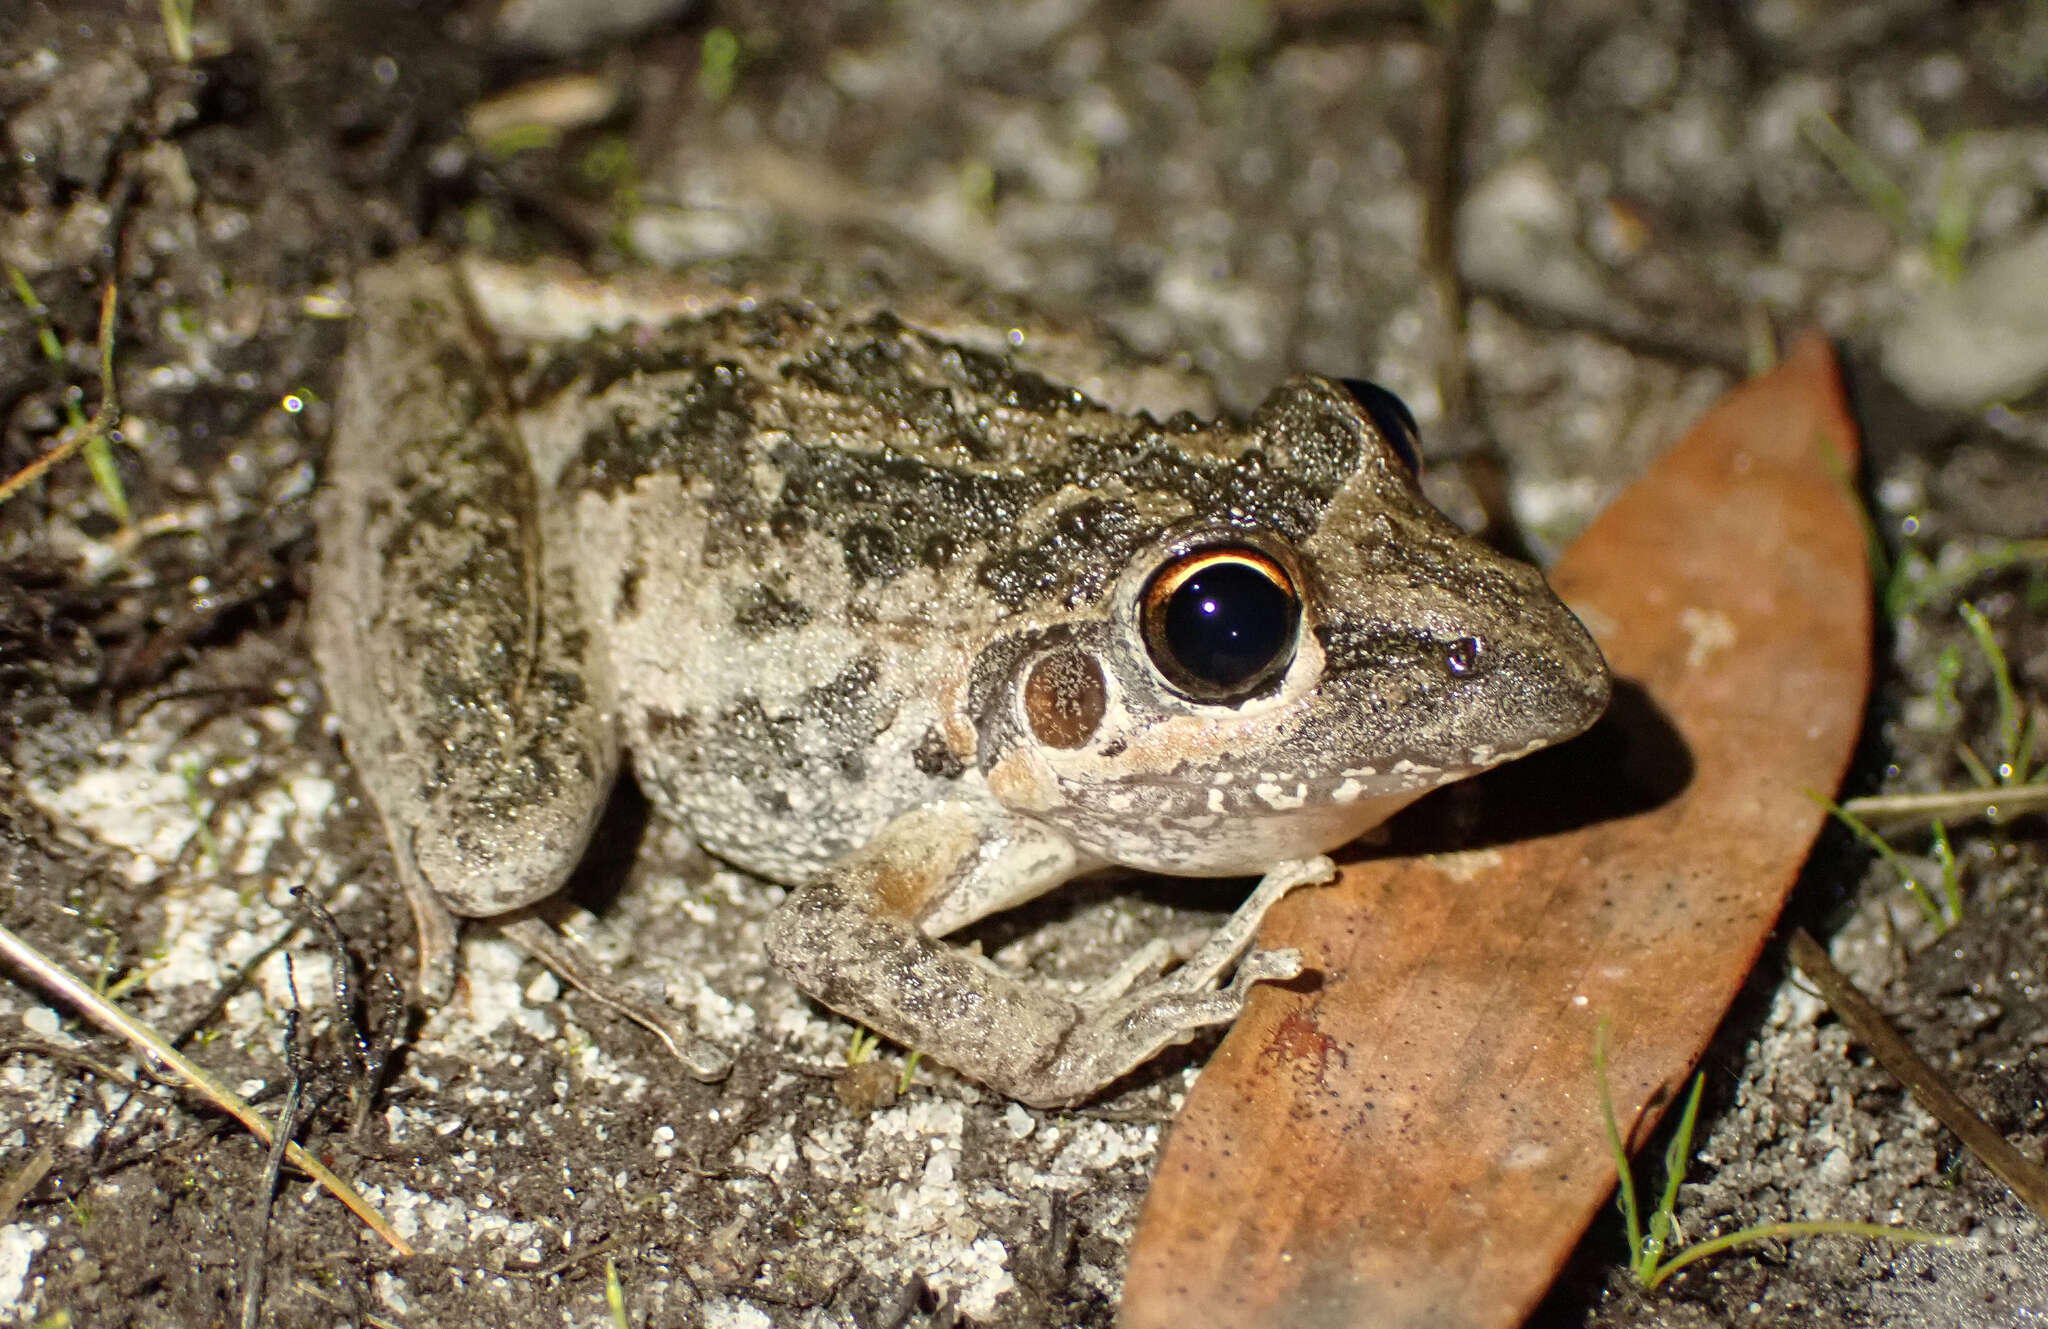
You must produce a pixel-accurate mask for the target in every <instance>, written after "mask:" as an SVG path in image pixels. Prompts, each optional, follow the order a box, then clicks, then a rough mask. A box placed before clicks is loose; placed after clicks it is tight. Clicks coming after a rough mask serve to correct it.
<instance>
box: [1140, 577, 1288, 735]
mask: <svg viewBox="0 0 2048 1329" xmlns="http://www.w3.org/2000/svg"><path fill="white" fill-rule="evenodd" d="M1139 626H1140V630H1141V632H1142V633H1143V635H1144V639H1145V650H1146V653H1147V654H1149V655H1150V656H1151V657H1152V663H1153V665H1154V666H1155V667H1156V668H1157V669H1158V670H1159V672H1160V673H1161V674H1163V675H1164V676H1165V678H1166V681H1167V682H1168V683H1171V684H1172V685H1173V686H1174V687H1175V688H1176V689H1178V690H1179V691H1181V692H1183V693H1185V694H1186V695H1188V696H1190V697H1193V698H1194V699H1196V700H1197V701H1216V702H1234V701H1241V700H1243V699H1244V698H1246V697H1249V696H1251V695H1252V694H1253V693H1255V692H1257V691H1259V689H1261V688H1263V687H1264V686H1265V685H1266V684H1268V683H1270V682H1272V681H1273V679H1274V677H1275V676H1277V675H1278V674H1280V673H1282V672H1283V671H1284V670H1285V669H1286V668H1287V666H1288V664H1289V663H1290V662H1291V661H1292V660H1293V659H1294V645H1295V639H1296V635H1297V633H1298V632H1299V630H1300V628H1301V594H1300V592H1299V591H1297V590H1296V589H1295V586H1294V579H1293V578H1291V577H1289V576H1288V575H1287V570H1286V569H1285V568H1283V567H1281V566H1280V565H1279V564H1278V563H1276V562H1274V561H1273V560H1272V559H1271V558H1269V557H1267V556H1266V555H1265V554H1262V553H1260V552H1259V551H1258V550H1256V549H1246V548H1244V547H1242V546H1237V545H1230V546H1223V547H1211V548H1207V549H1197V550H1195V551H1194V552H1192V553H1187V554H1182V555H1181V556H1180V557H1178V558H1176V559H1174V560H1173V561H1172V562H1170V563H1168V564H1167V565H1166V566H1165V567H1163V568H1161V569H1159V571H1157V572H1155V573H1153V574H1152V580H1151V581H1149V582H1147V583H1146V585H1145V596H1144V599H1143V600H1142V601H1141V602H1140V609H1139Z"/></svg>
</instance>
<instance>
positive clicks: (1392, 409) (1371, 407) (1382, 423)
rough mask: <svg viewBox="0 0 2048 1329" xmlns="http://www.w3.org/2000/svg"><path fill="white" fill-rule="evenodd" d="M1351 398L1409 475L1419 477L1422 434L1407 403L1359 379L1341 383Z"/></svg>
mask: <svg viewBox="0 0 2048 1329" xmlns="http://www.w3.org/2000/svg"><path fill="white" fill-rule="evenodd" d="M1340 382H1342V383H1343V384H1344V390H1345V391H1346V392H1348V393H1350V394H1351V399H1352V400H1353V401H1355V402H1357V403H1358V407H1359V409H1360V410H1362V411H1364V412H1365V413H1366V415H1367V416H1368V417H1369V418H1370V419H1371V420H1372V423H1373V426H1374V428H1376V429H1378V430H1379V431H1380V437H1381V438H1384V439H1386V440H1387V442H1388V443H1389V444H1390V445H1392V447H1393V449H1394V451H1395V452H1397V453H1399V454H1400V456H1401V464H1402V465H1404V466H1406V467H1407V468H1408V473H1409V474H1410V475H1420V474H1422V431H1421V430H1420V429H1418V428H1416V427H1415V417H1414V416H1412V415H1410V414H1409V413H1408V404H1407V403H1406V402H1404V401H1402V400H1401V399H1400V398H1399V397H1396V396H1395V395H1394V394H1393V393H1391V392H1388V391H1387V390H1386V389H1385V388H1383V387H1381V386H1380V385H1379V384H1377V383H1368V382H1367V381H1366V380H1364V379H1362V378H1347V379H1342V380H1340Z"/></svg>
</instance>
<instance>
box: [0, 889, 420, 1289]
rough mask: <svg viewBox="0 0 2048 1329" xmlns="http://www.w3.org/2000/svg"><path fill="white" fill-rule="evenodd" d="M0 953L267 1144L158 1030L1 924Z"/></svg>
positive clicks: (382, 1229) (373, 1223) (365, 1215)
mask: <svg viewBox="0 0 2048 1329" xmlns="http://www.w3.org/2000/svg"><path fill="white" fill-rule="evenodd" d="M0 955H4V956H6V957H7V958H8V959H9V960H12V961H13V962H14V963H15V964H16V965H18V966H20V967H21V968H22V969H24V970H26V971H27V972H28V974H29V975H30V976H31V977H32V978H34V979H35V980H36V982H37V983H38V984H39V985H40V986H41V987H42V988H43V989H44V990H45V991H48V992H51V993H54V994H56V995H57V996H60V997H62V998H63V999H64V1000H65V1001H67V1002H69V1003H70V1004H71V1005H72V1006H73V1007H75V1008H76V1009H77V1010H78V1012H79V1013H80V1014H81V1015H83V1016H85V1018H86V1019H88V1020H90V1021H91V1022H92V1023H94V1024H96V1025H98V1026H99V1027H100V1028H102V1029H104V1030H106V1031H107V1032H108V1033H110V1034H114V1035H115V1036H117V1037H120V1038H125V1039H127V1040H128V1041H129V1042H130V1043H131V1044H133V1045H134V1046H135V1047H136V1049H137V1050H138V1051H140V1052H142V1053H143V1054H144V1055H145V1056H146V1057H147V1058H148V1059H149V1060H150V1061H151V1062H152V1063H154V1065H155V1066H156V1067H157V1068H158V1071H159V1073H161V1072H163V1071H169V1072H170V1073H171V1074H173V1075H176V1076H177V1077H179V1078H180V1079H182V1080H184V1081H185V1083H186V1084H188V1085H190V1086H191V1087H192V1088H193V1089H194V1090H195V1091H197V1092H198V1093H199V1094H201V1095H202V1096H204V1097H205V1098H207V1099H209V1100H210V1101H212V1102H213V1103H214V1104H215V1105H216V1106H218V1107H219V1108H220V1109H221V1110H222V1111H224V1112H226V1113H228V1114H229V1115H231V1116H233V1117H234V1118H235V1120H237V1121H239V1122H241V1123H242V1125H244V1126H246V1127H247V1128H248V1129H249V1133H250V1134H252V1135H254V1136H255V1137H256V1138H257V1139H258V1140H260V1141H262V1142H263V1143H264V1144H266V1145H267V1144H269V1143H270V1142H271V1140H272V1138H274V1132H273V1131H272V1130H271V1129H270V1123H269V1122H267V1121H265V1120H263V1118H262V1117H261V1116H259V1115H257V1112H256V1109H255V1108H253V1107H250V1106H249V1104H248V1103H247V1102H245V1101H244V1100H243V1099H242V1098H241V1097H240V1096H239V1095H237V1094H235V1093H234V1092H233V1091H231V1090H230V1089H229V1088H228V1087H227V1086H226V1085H224V1084H222V1083H220V1081H218V1080H216V1079H214V1078H213V1076H212V1075H211V1074H209V1073H208V1072H207V1071H206V1070H205V1069H204V1068H202V1067H201V1066H200V1065H199V1064H198V1063H197V1062H194V1061H193V1060H192V1059H191V1058H189V1057H187V1056H185V1054H184V1053H182V1052H179V1051H178V1050H177V1049H176V1048H174V1047H172V1046H171V1045H170V1044H169V1043H168V1042H166V1041H165V1040H164V1037H163V1035H161V1034H159V1033H157V1031H156V1030H154V1029H152V1028H150V1027H149V1026H148V1025H146V1024H143V1023H142V1022H141V1021H140V1020H137V1019H135V1018H134V1017H133V1016H131V1015H129V1014H128V1013H127V1012H126V1011H124V1010H122V1009H121V1008H120V1007H118V1006H116V1005H114V1004H113V1003H112V1002H110V1001H108V1000H107V999H106V998H104V997H102V996H100V995H99V994H98V993H97V992H94V991H93V990H92V989H91V988H90V987H88V986H86V985H85V984H84V983H81V982H80V981H79V980H78V979H77V978H75V977H73V976H72V975H71V973H70V972H69V971H67V970H66V969H64V967H63V966H61V965H59V964H58V963H57V962H56V961H54V960H52V959H50V958H49V957H48V956H46V955H44V954H43V953H42V952H41V951H39V950H37V949H36V948H35V947H34V946H31V945H30V944H29V943H28V942H27V941H25V940H23V939H22V938H21V937H19V936H17V935H16V934H15V933H14V932H12V931H10V930H9V929H7V928H4V927H0ZM285 1153H286V1156H287V1157H289V1158H290V1159H291V1161H292V1165H293V1166H294V1167H297V1168H300V1169H301V1170H303V1171H304V1172H306V1173H307V1174H308V1175H310V1176H311V1177H312V1178H313V1179H314V1180H315V1181H317V1182H319V1183H320V1184H321V1185H322V1186H325V1187H326V1188H327V1189H328V1190H329V1191H331V1192H333V1193H334V1197H335V1198H336V1199H338V1200H340V1201H341V1202H342V1203H343V1204H345V1205H347V1206H348V1207H349V1208H350V1209H352V1210H354V1211H355V1214H356V1216H357V1217H358V1218H360V1219H362V1220H363V1222H365V1223H367V1224H369V1226H370V1228H371V1230H372V1231H374V1232H375V1233H376V1234H377V1235H378V1236H380V1237H382V1238H384V1240H385V1241H386V1242H388V1243H390V1246H391V1248H392V1249H393V1250H395V1251H397V1252H398V1253H399V1254H400V1255H408V1256H409V1255H412V1254H414V1253H415V1252H414V1251H413V1248H412V1245H411V1243H409V1242H407V1241H406V1239H405V1238H404V1237H401V1236H399V1235H398V1233H397V1231H396V1230H395V1229H393V1228H392V1226H391V1225H390V1224H389V1223H387V1222H385V1221H384V1216H383V1215H382V1214H379V1213H378V1212H377V1211H376V1210H375V1209H373V1208H371V1207H370V1202H369V1201H368V1200H366V1199H364V1198H363V1197H362V1194H361V1193H360V1192H358V1191H357V1190H356V1189H355V1187H353V1186H351V1185H349V1184H348V1183H347V1182H345V1181H343V1180H342V1179H341V1178H340V1177H338V1176H336V1175H334V1173H333V1172H332V1171H331V1170H330V1169H329V1168H328V1167H327V1166H326V1165H325V1164H323V1163H322V1162H321V1161H320V1160H319V1159H317V1158H315V1157H313V1156H312V1155H311V1154H309V1153H307V1152H306V1151H305V1150H304V1149H301V1148H300V1147H299V1146H297V1145H295V1144H291V1145H287V1146H286V1148H285Z"/></svg>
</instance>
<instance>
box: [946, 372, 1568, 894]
mask: <svg viewBox="0 0 2048 1329" xmlns="http://www.w3.org/2000/svg"><path fill="white" fill-rule="evenodd" d="M1413 429H1414V426H1413V424H1412V422H1410V421H1409V420H1408V418H1407V414H1406V412H1405V411H1404V410H1402V409H1401V408H1400V406H1399V404H1398V403H1397V402H1395V401H1394V400H1393V398H1391V397H1389V396H1387V395H1386V394H1384V393H1379V392H1377V391H1376V390H1372V389H1368V388H1364V387H1363V386H1358V387H1354V388H1352V389H1348V390H1347V389H1346V388H1345V387H1342V386H1340V385H1338V384H1337V383H1334V382H1332V381H1330V380H1326V379H1321V378H1314V377H1302V378H1297V379H1295V380H1292V381H1290V382H1289V383H1287V384H1285V385H1284V386H1282V387H1281V388H1279V389H1278V390H1276V391H1275V392H1274V393H1273V394H1272V395H1271V396H1270V397H1269V398H1268V399H1267V400H1266V402H1265V404H1264V405H1263V406H1261V407H1260V409H1259V411H1258V412H1257V413H1256V414H1255V415H1254V416H1253V418H1252V419H1251V421H1250V422H1249V424H1248V425H1247V426H1246V427H1244V428H1243V429H1241V430H1227V429H1222V428H1219V429H1217V430H1214V431H1209V432H1207V433H1206V434H1205V435H1204V436H1201V437H1192V438H1190V439H1189V440H1187V441H1186V442H1185V444H1184V446H1187V447H1189V448H1190V449H1191V450H1192V451H1194V452H1197V453H1200V454H1203V455H1206V456H1207V457H1209V458H1210V459H1212V460H1213V462H1214V465H1215V466H1217V467H1224V468H1228V469H1229V472H1230V475H1231V477H1232V482H1230V483H1214V484H1208V485H1205V486H1204V488H1206V489H1207V490H1208V491H1209V492H1212V493H1215V494H1217V495H1219V498H1218V499H1217V501H1216V502H1215V504H1214V506H1213V508H1211V509H1209V510H1202V508H1201V507H1200V505H1199V504H1198V505H1197V508H1196V510H1194V511H1192V512H1188V513H1186V514H1185V515H1181V516H1179V517H1177V518H1176V519H1174V520H1172V521H1170V522H1168V523H1166V524H1165V525H1164V526H1163V527H1162V529H1161V530H1159V531H1158V533H1157V534H1156V537H1154V538H1151V539H1150V540H1149V541H1148V542H1146V543H1144V544H1143V546H1142V547H1141V548H1139V549H1138V550H1137V552H1136V553H1135V554H1134V555H1132V556H1130V557H1129V558H1128V561H1127V562H1126V563H1125V564H1124V566H1123V567H1122V568H1121V570H1119V571H1118V572H1117V573H1116V575H1115V576H1114V577H1113V578H1108V579H1105V583H1104V590H1103V592H1102V593H1101V595H1100V596H1098V597H1097V598H1096V599H1095V600H1094V601H1093V602H1092V603H1090V604H1088V605H1085V606H1079V607H1077V609H1078V611H1079V612H1077V613H1075V614H1074V615H1072V616H1070V617H1068V618H1067V619H1066V621H1064V622H1059V623H1054V624H1050V625H1042V626H1040V627H1038V628H1036V629H1034V630H1033V631H1032V632H1030V633H1029V634H1028V641H1019V642H1016V643H1014V644H1013V647H1012V649H1011V650H1009V651H1006V652H1005V655H1006V656H1007V659H1006V660H1005V667H1004V670H1003V677H1004V679H1005V680H1006V681H1005V683H1004V685H1003V686H1002V688H1000V689H998V691H999V692H1000V693H1001V695H1000V696H996V697H992V698H990V701H991V703H992V704H991V705H990V707H989V709H988V710H987V711H986V712H984V725H983V730H982V732H983V738H984V744H983V746H982V749H981V752H980V759H981V764H982V768H983V770H984V771H985V772H986V773H987V776H988V780H989V784H990V787H991V789H992V791H993V792H994V793H995V795H996V796H997V797H998V798H999V799H1000V800H1002V801H1003V802H1004V803H1005V804H1006V805H1008V806H1010V807H1012V808H1014V809H1015V810H1016V811H1018V812H1021V813H1024V814H1026V815H1030V816H1033V817H1036V818H1039V819H1042V820H1044V821H1047V822H1050V823H1052V824H1054V825H1056V826H1058V827H1060V828H1061V829H1063V830H1064V831H1065V832H1066V833H1067V834H1068V835H1069V836H1070V837H1072V838H1073V839H1074V840H1075V842H1076V843H1078V844H1079V845H1081V846H1082V847H1083V848H1084V849H1086V850H1087V851H1088V852H1090V853H1092V854H1094V855H1096V856H1098V857H1100V858H1102V859H1105V860H1107V861H1109V862H1114V863H1122V864H1126V865H1128V866H1132V867H1140V868H1147V869H1151V870H1154V871H1162V872H1172V873H1180V874H1185V875H1227V874H1237V873H1253V872H1260V871H1263V870H1264V869H1265V868H1266V867H1268V866H1270V865H1271V864H1272V863H1274V862H1275V861H1278V860H1280V859H1284V858H1291V857H1300V856H1304V855H1308V854H1313V853H1319V852H1323V851H1326V850H1330V849H1334V848H1336V847H1337V846H1338V845H1341V844H1344V843H1345V842H1347V841H1349V840H1350V839H1352V838H1353V837H1355V836H1357V835H1358V834H1359V833H1361V832H1362V831H1364V830H1367V829H1369V828H1370V827H1372V826H1373V825H1375V824H1377V823H1378V822H1379V821H1380V820H1382V819H1383V818H1385V817H1387V816H1388V815H1390V814H1391V813H1392V812H1394V811H1395V810H1397V809H1398V808H1400V807H1401V806H1403V805H1404V804H1406V803H1408V802H1410V801H1411V800H1413V799H1415V798H1417V797H1418V796H1420V795H1421V794H1423V793H1425V792H1427V791H1428V790H1430V789H1433V788H1435V787H1436V786H1438V785H1441V784H1445V783H1448V782H1450V781H1453V780H1458V779H1462V778H1463V777H1465V776H1468V775H1472V774H1474V773H1476V772H1478V771H1482V770H1485V769H1486V768H1487V767H1490V766H1494V765H1497V764H1499V763H1500V762H1503V761H1507V760H1510V759H1512V758H1515V757H1519V756H1522V755H1524V754H1525V753H1528V752H1532V751H1534V750H1536V749H1537V748H1540V747H1543V746H1545V745H1547V744H1550V743H1554V742H1557V741H1559V740H1561V739H1564V738H1569V737H1571V736H1572V735H1574V734H1576V733H1578V732H1579V731H1581V730H1583V729H1584V728H1586V726H1588V725H1589V724H1591V723H1592V722H1593V720H1594V719H1595V718H1597V717H1598V716H1599V714H1600V712H1601V710H1602V709H1603V708H1604V707H1605V705H1606V702H1607V693H1608V676H1607V669H1606V665H1605V663H1604V662H1603V660H1602V659H1601V656H1600V652H1599V650H1598V648H1597V647H1595V646H1594V644H1593V641H1592V638H1591V637H1590V636H1588V635H1587V633H1586V630H1585V628H1584V627H1582V626H1581V625H1580V623H1579V621H1578V620H1577V619H1576V618H1574V617H1573V616H1572V614H1571V612H1570V611H1569V610H1567V609H1566V608H1565V607H1564V605H1563V604H1562V603H1560V602H1559V600H1558V599H1557V597H1556V596H1555V595H1554V594H1553V593H1552V592H1551V590H1550V588H1549V586H1548V585H1546V584H1545V582H1544V580H1543V577H1542V574H1541V573H1539V572H1537V571H1536V569H1534V568H1532V567H1529V566H1527V565H1526V564H1523V563H1519V562H1516V561H1515V560H1513V559H1510V558H1506V557H1504V556H1502V555H1500V554H1498V553H1496V552H1494V551H1493V550H1492V549H1490V548H1488V547H1487V546H1486V545H1484V544H1482V543H1480V542H1479V541H1477V540H1475V539H1473V538H1472V537H1470V536H1468V535H1466V534H1465V533H1464V532H1462V531H1460V530H1459V529H1458V528H1457V527H1456V526H1454V525H1452V523H1451V522H1450V521H1449V520H1448V519H1446V518H1445V517H1444V516H1443V514H1442V513H1440V512H1438V511H1437V510H1436V509H1435V508H1434V507H1432V506H1431V505H1430V503H1429V502H1428V500H1426V499H1425V498H1424V497H1423V496H1422V491H1421V489H1420V487H1419V486H1418V484H1417V482H1416V476H1415V471H1414V466H1413V461H1412V459H1413V456H1414V452H1413ZM1226 495H1227V498H1225V497H1221V496H1226ZM991 722H992V723H991Z"/></svg>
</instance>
